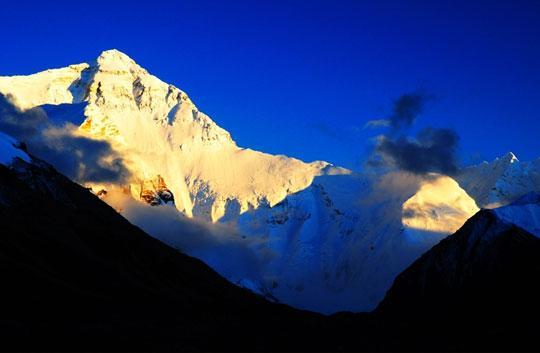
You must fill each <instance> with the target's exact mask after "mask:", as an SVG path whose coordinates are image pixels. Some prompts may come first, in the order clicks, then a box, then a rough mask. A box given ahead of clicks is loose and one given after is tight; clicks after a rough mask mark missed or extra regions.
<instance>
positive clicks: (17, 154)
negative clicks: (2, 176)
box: [0, 132, 30, 165]
mask: <svg viewBox="0 0 540 353" xmlns="http://www.w3.org/2000/svg"><path fill="white" fill-rule="evenodd" d="M14 158H20V159H22V160H24V161H27V162H29V161H30V157H29V156H28V155H27V154H26V153H24V151H22V150H21V149H19V148H17V141H16V140H15V139H13V138H12V137H11V136H8V135H6V134H4V133H2V132H0V163H1V164H3V165H10V164H11V163H12V162H13V159H14Z"/></svg>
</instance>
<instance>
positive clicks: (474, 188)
mask: <svg viewBox="0 0 540 353" xmlns="http://www.w3.org/2000/svg"><path fill="white" fill-rule="evenodd" d="M456 180H457V181H458V182H459V184H460V186H461V187H462V188H463V189H465V191H467V193H468V194H469V195H471V196H472V197H473V198H474V199H475V200H476V203H477V204H478V206H480V207H482V208H496V207H500V206H504V205H508V204H510V203H512V202H513V201H515V200H517V199H518V198H519V197H521V196H523V195H525V194H526V193H528V192H530V191H536V192H540V159H537V160H534V161H530V162H528V161H519V160H518V159H517V157H516V156H515V155H514V154H513V153H512V152H508V153H507V154H506V155H504V156H502V157H499V158H496V159H495V160H494V161H493V162H490V163H488V162H483V163H481V164H478V165H475V166H471V167H467V168H464V169H463V170H461V171H460V172H459V173H458V175H457V176H456Z"/></svg>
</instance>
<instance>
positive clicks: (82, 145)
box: [0, 94, 129, 182]
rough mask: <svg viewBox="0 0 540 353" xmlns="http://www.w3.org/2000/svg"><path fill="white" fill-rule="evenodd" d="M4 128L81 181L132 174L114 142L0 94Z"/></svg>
mask: <svg viewBox="0 0 540 353" xmlns="http://www.w3.org/2000/svg"><path fill="white" fill-rule="evenodd" d="M0 131H2V132H4V133H6V134H8V135H11V136H13V137H14V138H16V139H18V140H19V141H20V142H24V143H25V144H26V145H27V148H28V152H29V153H31V154H33V155H35V156H37V157H39V158H41V159H43V160H45V161H47V162H49V163H51V164H52V165H53V166H55V167H56V168H57V169H58V170H59V171H61V172H62V173H63V174H65V175H67V176H68V177H70V178H71V179H73V180H75V181H78V182H118V181H124V180H125V179H126V178H128V177H129V171H128V169H127V168H126V166H125V164H124V161H123V159H122V158H121V156H120V155H119V154H118V153H117V152H116V151H115V150H114V149H113V148H112V146H111V145H110V144H109V143H108V142H106V141H102V140H95V139H92V138H89V137H86V136H82V135H81V134H79V133H78V129H77V127H76V126H75V125H73V124H71V123H64V124H59V123H54V122H52V121H50V120H49V118H48V117H47V114H46V113H45V111H44V110H43V109H41V108H32V109H28V110H21V109H19V108H18V107H17V106H16V105H15V104H14V103H13V102H12V100H11V99H10V97H8V96H4V95H2V94H0Z"/></svg>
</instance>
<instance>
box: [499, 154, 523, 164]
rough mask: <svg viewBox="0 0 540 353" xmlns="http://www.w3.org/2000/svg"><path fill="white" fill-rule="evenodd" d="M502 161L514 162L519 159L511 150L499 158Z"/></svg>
mask: <svg viewBox="0 0 540 353" xmlns="http://www.w3.org/2000/svg"><path fill="white" fill-rule="evenodd" d="M500 159H501V160H502V161H504V162H506V163H514V162H519V159H518V158H517V157H516V155H515V154H514V153H513V152H508V153H506V154H505V155H504V156H503V157H501V158H500Z"/></svg>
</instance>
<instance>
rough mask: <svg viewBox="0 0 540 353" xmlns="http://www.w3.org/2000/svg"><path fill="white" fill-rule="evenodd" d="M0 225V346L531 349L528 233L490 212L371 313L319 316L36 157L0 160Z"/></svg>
mask: <svg viewBox="0 0 540 353" xmlns="http://www.w3.org/2000/svg"><path fill="white" fill-rule="evenodd" d="M0 222H1V223H0V224H1V232H0V271H1V283H2V286H1V291H0V293H1V294H0V350H10V351H13V350H18V351H28V350H46V351H52V350H54V351H58V350H69V351H96V350H97V351H104V350H108V351H111V350H123V351H127V350H129V351H265V350H268V351H350V350H352V351H361V350H367V351H376V350H379V351H404V350H406V351H414V350H417V351H425V350H431V351H456V350H469V351H470V350H514V351H515V350H537V349H538V348H540V344H539V343H538V341H537V339H536V334H537V331H538V330H537V328H538V325H537V324H536V322H537V320H536V318H537V317H538V313H539V307H540V305H539V303H538V298H540V297H539V295H540V291H539V286H538V285H537V284H536V283H537V280H538V278H540V277H539V276H540V262H539V259H540V256H538V255H540V240H539V239H537V238H535V237H534V236H532V235H531V234H529V233H527V232H525V231H524V230H522V229H520V228H518V227H516V226H513V225H509V224H506V223H504V222H502V221H500V220H498V219H497V217H496V216H495V215H494V214H493V213H492V212H490V211H482V212H480V213H479V214H477V215H476V216H475V217H473V218H472V219H471V220H469V221H468V222H467V223H466V224H465V226H464V227H463V228H462V229H461V230H459V231H458V232H457V233H456V234H454V235H452V236H450V237H448V238H447V239H446V240H444V241H442V242H441V243H440V244H439V245H437V246H435V247H434V248H433V249H432V250H430V251H428V252H427V253H426V254H424V255H423V256H422V257H421V258H420V259H418V260H417V261H416V262H415V263H414V264H413V265H412V266H411V267H410V268H409V269H407V270H406V271H405V272H404V273H403V274H401V275H400V276H399V277H398V278H397V280H396V282H395V284H394V286H393V287H392V288H391V289H390V291H389V292H388V294H387V296H386V298H385V300H384V301H383V303H382V304H381V305H380V306H379V308H378V309H377V310H376V312H375V313H372V314H346V313H343V314H337V315H333V316H330V317H325V316H322V315H318V314H314V313H309V312H305V311H300V310H296V309H292V308H289V307H287V306H284V305H278V304H273V303H270V302H267V301H266V300H264V299H262V298H261V297H259V296H257V295H255V294H253V293H251V292H249V291H246V290H243V289H241V288H238V287H236V286H234V285H232V284H230V283H229V282H227V281H226V280H225V279H223V278H221V277H220V276H219V275H217V274H216V273H215V272H214V271H212V270H211V269H210V268H208V267H207V266H206V265H205V264H203V263H202V262H200V261H199V260H196V259H194V258H191V257H188V256H186V255H183V254H181V253H179V252H178V251H176V250H173V249H171V248H169V247H168V246H166V245H164V244H163V243H161V242H159V241H157V240H155V239H153V238H151V237H150V236H148V235H147V234H145V233H144V232H143V231H141V230H140V229H139V228H137V227H135V226H133V225H131V224H130V223H129V222H128V221H126V220H125V219H124V218H123V217H121V216H120V215H119V214H118V213H116V212H115V211H114V210H113V209H112V208H110V207H109V206H108V205H106V204H105V203H103V202H102V201H101V200H99V199H98V198H97V197H95V196H94V195H93V194H92V193H91V192H89V191H88V190H86V189H84V188H83V187H81V186H79V185H77V184H75V183H73V182H71V181H70V180H68V179H67V178H65V177H64V176H62V175H60V174H59V173H57V172H56V171H55V170H54V169H53V168H52V167H50V166H49V165H47V164H46V163H44V162H41V161H37V160H35V161H34V163H32V164H28V163H26V162H24V161H22V160H16V161H15V162H14V163H13V165H12V166H11V167H6V166H4V165H1V164H0ZM314 295H316V293H315V294H314Z"/></svg>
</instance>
